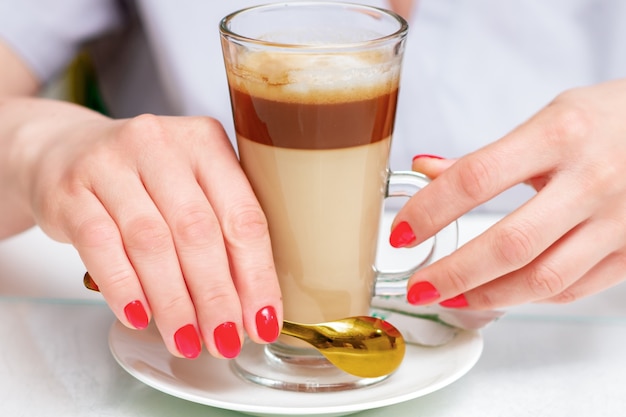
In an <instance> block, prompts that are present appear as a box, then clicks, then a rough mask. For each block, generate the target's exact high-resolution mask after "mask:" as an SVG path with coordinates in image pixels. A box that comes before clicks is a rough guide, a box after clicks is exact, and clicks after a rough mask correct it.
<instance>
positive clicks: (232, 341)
mask: <svg viewBox="0 0 626 417" xmlns="http://www.w3.org/2000/svg"><path fill="white" fill-rule="evenodd" d="M213 338H214V340H215V347H217V350H218V351H219V352H220V353H221V354H222V356H223V357H225V358H228V359H232V358H234V357H236V356H237V355H239V352H240V351H241V341H240V340H239V333H238V332H237V326H236V325H235V323H233V322H231V321H227V322H226V323H222V324H220V325H219V326H217V327H216V328H215V330H214V331H213Z"/></svg>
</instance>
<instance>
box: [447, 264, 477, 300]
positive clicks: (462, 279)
mask: <svg viewBox="0 0 626 417" xmlns="http://www.w3.org/2000/svg"><path fill="white" fill-rule="evenodd" d="M465 270H466V269H464V268H462V267H461V266H460V265H456V264H452V265H448V266H447V267H446V269H445V271H446V272H445V273H446V276H445V280H446V285H447V286H450V287H451V292H453V293H455V294H461V293H464V292H466V291H467V290H469V289H471V288H472V285H471V283H470V281H469V279H468V277H467V274H465V273H463V271H465Z"/></svg>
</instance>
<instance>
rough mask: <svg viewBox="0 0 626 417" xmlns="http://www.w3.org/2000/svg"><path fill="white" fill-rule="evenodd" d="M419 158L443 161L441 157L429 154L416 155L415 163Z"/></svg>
mask: <svg viewBox="0 0 626 417" xmlns="http://www.w3.org/2000/svg"><path fill="white" fill-rule="evenodd" d="M419 158H432V159H443V158H442V157H441V156H437V155H430V154H427V153H421V154H419V155H415V156H414V157H413V160H414V161H415V160H416V159H419Z"/></svg>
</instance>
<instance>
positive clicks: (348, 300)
mask: <svg viewBox="0 0 626 417" xmlns="http://www.w3.org/2000/svg"><path fill="white" fill-rule="evenodd" d="M399 67H400V66H399V64H398V63H397V62H393V61H391V62H390V60H389V58H388V57H385V58H382V57H378V56H376V55H374V54H369V55H364V54H356V53H354V54H344V55H336V56H329V55H320V56H316V55H307V56H301V55H298V54H272V53H268V52H263V53H254V52H249V53H248V54H246V55H243V56H241V55H240V56H238V60H237V62H236V64H233V63H231V64H230V65H227V71H228V79H229V86H230V94H231V102H232V106H233V114H234V120H235V129H236V133H237V143H238V148H239V155H240V159H241V163H242V166H243V168H244V170H245V172H246V174H247V176H248V178H249V180H250V182H251V184H252V186H253V189H254V191H255V193H256V195H257V198H258V199H259V201H260V203H261V206H262V207H263V210H264V211H265V214H266V216H267V218H268V222H269V227H270V236H271V240H272V249H273V253H274V260H275V264H276V268H277V272H278V277H279V280H280V286H281V289H282V291H283V302H284V309H285V310H284V315H285V318H286V319H289V320H294V321H299V322H304V323H316V322H322V321H328V320H333V319H338V318H342V317H347V316H354V315H363V314H367V313H368V309H369V305H370V302H371V296H372V288H373V285H374V279H375V276H374V275H375V274H374V268H373V260H374V259H375V251H376V246H377V240H378V228H379V219H380V214H381V210H382V206H383V199H384V195H385V187H386V181H387V175H388V170H387V161H388V156H389V148H390V143H391V134H392V131H393V124H394V117H395V109H396V101H397V95H398V78H399Z"/></svg>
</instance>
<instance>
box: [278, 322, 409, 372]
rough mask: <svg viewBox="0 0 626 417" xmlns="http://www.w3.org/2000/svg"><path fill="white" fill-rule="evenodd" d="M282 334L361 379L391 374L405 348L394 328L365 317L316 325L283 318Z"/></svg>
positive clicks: (398, 332) (397, 365) (397, 331)
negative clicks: (306, 345)
mask: <svg viewBox="0 0 626 417" xmlns="http://www.w3.org/2000/svg"><path fill="white" fill-rule="evenodd" d="M282 334H284V335H288V336H293V337H296V338H298V339H300V340H303V341H305V342H307V343H309V344H310V345H311V346H313V347H314V348H316V349H317V350H318V351H319V352H320V353H321V354H322V355H324V357H325V358H326V359H328V361H329V362H330V363H332V364H333V365H335V366H336V367H337V368H339V369H341V370H343V371H345V372H347V373H349V374H352V375H355V376H358V377H362V378H377V377H381V376H385V375H389V374H391V373H393V372H394V371H395V370H396V369H397V368H398V367H399V366H400V364H401V363H402V360H403V359H404V353H405V350H406V346H405V342H404V338H403V337H402V334H401V333H400V331H399V330H398V329H396V328H395V327H394V326H393V325H391V324H390V323H388V322H386V321H384V320H381V319H379V318H375V317H369V316H356V317H348V318H345V319H340V320H335V321H330V322H326V323H318V324H302V323H294V322H291V321H287V320H285V321H283V329H282Z"/></svg>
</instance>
